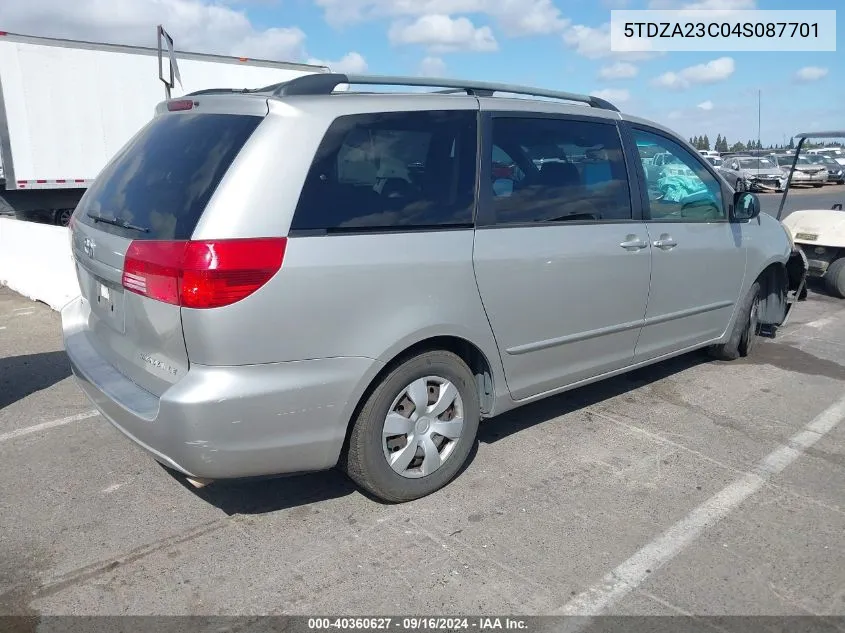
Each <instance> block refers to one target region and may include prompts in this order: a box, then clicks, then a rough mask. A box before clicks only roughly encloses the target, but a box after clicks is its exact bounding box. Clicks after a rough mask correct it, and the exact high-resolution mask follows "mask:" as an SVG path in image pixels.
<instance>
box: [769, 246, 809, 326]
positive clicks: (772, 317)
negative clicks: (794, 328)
mask: <svg viewBox="0 0 845 633" xmlns="http://www.w3.org/2000/svg"><path fill="white" fill-rule="evenodd" d="M809 268H810V267H809V264H808V262H807V257H806V255H804V252H803V251H802V250H801V249H800V248H798V247H795V246H793V247H792V251H791V252H790V254H789V259H788V260H787V262H786V265H785V266H783V267H778V268H770V269H769V270H768V273H767V274H766V275H764V276H763V277H762V278H761V280H760V281H761V286H762V287H761V290H762V301H761V302H760V335H761V336H767V337H769V338H774V337H775V334H776V333H777V330H778V328H781V327H783V326H784V325H786V323H787V321H788V320H789V315H790V313H791V312H792V306H793V305H795V303H796V302H797V301H804V300H805V299H806V298H807V273H808V271H809Z"/></svg>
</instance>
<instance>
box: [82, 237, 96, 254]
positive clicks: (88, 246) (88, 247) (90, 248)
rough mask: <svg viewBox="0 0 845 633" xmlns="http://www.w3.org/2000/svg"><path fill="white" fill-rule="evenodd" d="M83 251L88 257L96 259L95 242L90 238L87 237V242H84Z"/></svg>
mask: <svg viewBox="0 0 845 633" xmlns="http://www.w3.org/2000/svg"><path fill="white" fill-rule="evenodd" d="M82 250H84V251H85V254H86V255H88V257H94V240H92V239H91V238H90V237H86V238H85V241H83V242H82Z"/></svg>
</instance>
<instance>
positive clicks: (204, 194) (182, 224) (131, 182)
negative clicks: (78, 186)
mask: <svg viewBox="0 0 845 633" xmlns="http://www.w3.org/2000/svg"><path fill="white" fill-rule="evenodd" d="M261 121H262V117H257V116H246V115H235V114H194V113H185V114H182V113H180V114H168V115H164V116H159V117H156V118H155V119H153V120H152V121H151V122H150V123H149V124H147V126H146V127H145V128H143V130H141V132H139V133H138V135H137V136H136V137H135V138H134V139H133V140H132V141H131V142H130V143H129V144H128V145H127V146H126V147H125V148H124V149H123V150H121V152H120V154H119V155H118V157H117V158H116V160H115V161H114V162H113V163H112V164H111V165H110V166H109V167H107V168H106V170H105V171H104V172H103V173H102V174H101V175H100V176H99V177H98V178H97V180H96V181H95V182H94V184H93V185H92V186H91V187H90V188H89V189H88V191H87V192H86V193H85V196H84V197H83V199H82V201H81V204H80V212H79V213H78V214H77V220H78V221H80V222H83V223H85V224H88V225H95V226H96V227H97V229H99V230H102V231H108V232H110V233H116V234H119V235H125V236H126V237H131V238H133V239H150V240H184V239H189V238H190V237H191V234H192V233H193V232H194V228H195V227H196V225H197V222H198V221H199V218H200V216H201V215H202V212H203V210H204V209H205V206H206V205H207V204H208V201H209V199H210V198H211V196H212V194H213V193H214V191H215V189H216V188H217V185H218V184H219V183H220V180H221V179H222V178H223V175H224V174H225V173H226V170H227V169H228V168H229V166H230V165H231V164H232V161H233V160H234V159H235V156H237V154H238V152H239V151H240V150H241V148H242V147H243V145H244V143H246V141H247V139H248V138H249V136H250V135H251V134H252V132H253V131H254V130H255V128H256V127H257V126H258V124H259V123H261ZM94 217H103V218H111V219H117V220H119V221H122V222H125V223H129V224H131V225H133V226H135V227H137V228H138V229H146V230H145V231H142V230H136V229H127V228H122V227H119V226H114V225H113V224H110V223H106V222H97V221H95V220H94V219H93V218H94Z"/></svg>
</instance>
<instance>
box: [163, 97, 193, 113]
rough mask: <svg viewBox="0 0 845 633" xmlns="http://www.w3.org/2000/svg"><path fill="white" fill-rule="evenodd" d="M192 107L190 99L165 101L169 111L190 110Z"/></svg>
mask: <svg viewBox="0 0 845 633" xmlns="http://www.w3.org/2000/svg"><path fill="white" fill-rule="evenodd" d="M193 107H194V102H193V100H192V99H177V100H174V101H168V102H167V109H168V110H169V111H170V112H179V111H180V110H190V109H191V108H193Z"/></svg>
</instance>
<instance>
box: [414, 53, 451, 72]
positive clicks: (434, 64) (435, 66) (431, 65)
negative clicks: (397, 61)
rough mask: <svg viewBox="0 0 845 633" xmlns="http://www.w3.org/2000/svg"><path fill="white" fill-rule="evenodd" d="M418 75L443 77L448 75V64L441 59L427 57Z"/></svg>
mask: <svg viewBox="0 0 845 633" xmlns="http://www.w3.org/2000/svg"><path fill="white" fill-rule="evenodd" d="M417 74H419V75H422V76H424V77H443V76H444V75H445V74H446V62H444V61H443V60H442V59H440V58H439V57H425V58H424V59H423V60H422V61H421V62H420V66H419V69H418V71H417Z"/></svg>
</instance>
